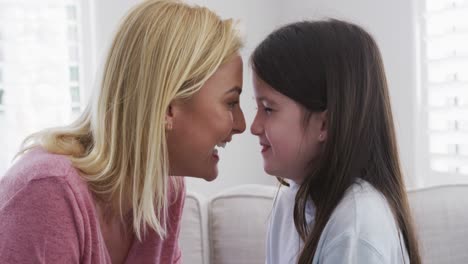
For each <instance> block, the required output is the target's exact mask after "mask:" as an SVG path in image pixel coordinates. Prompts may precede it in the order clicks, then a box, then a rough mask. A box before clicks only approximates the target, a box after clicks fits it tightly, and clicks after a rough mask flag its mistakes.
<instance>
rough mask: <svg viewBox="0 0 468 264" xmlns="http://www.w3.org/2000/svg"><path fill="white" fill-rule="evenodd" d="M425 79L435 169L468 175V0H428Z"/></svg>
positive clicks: (440, 174) (432, 167) (431, 159)
mask: <svg viewBox="0 0 468 264" xmlns="http://www.w3.org/2000/svg"><path fill="white" fill-rule="evenodd" d="M424 4H425V8H424V16H423V19H424V21H423V25H424V29H423V32H422V33H423V51H424V52H423V64H424V65H423V68H424V74H423V76H424V80H423V82H422V83H423V85H424V86H425V87H424V89H425V91H426V95H427V97H426V99H427V100H426V106H427V115H428V116H427V121H428V122H427V124H428V141H429V142H428V144H429V167H430V171H431V175H434V176H435V177H436V178H438V179H439V180H438V182H443V179H444V178H447V177H448V176H449V177H448V178H450V177H452V178H466V179H467V180H468V0H425V1H424Z"/></svg>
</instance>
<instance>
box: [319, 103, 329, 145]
mask: <svg viewBox="0 0 468 264" xmlns="http://www.w3.org/2000/svg"><path fill="white" fill-rule="evenodd" d="M317 118H318V120H319V122H320V133H319V137H318V140H319V141H320V142H325V141H326V140H327V136H328V111H327V110H325V111H323V112H321V113H319V114H318V117H317Z"/></svg>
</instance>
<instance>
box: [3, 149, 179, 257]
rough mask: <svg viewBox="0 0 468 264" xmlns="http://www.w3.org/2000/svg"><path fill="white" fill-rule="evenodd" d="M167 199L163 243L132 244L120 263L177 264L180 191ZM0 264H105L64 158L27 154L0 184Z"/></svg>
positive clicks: (81, 187) (90, 208)
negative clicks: (165, 227) (167, 215)
mask: <svg viewBox="0 0 468 264" xmlns="http://www.w3.org/2000/svg"><path fill="white" fill-rule="evenodd" d="M175 198H176V199H175ZM168 199H169V201H170V207H169V218H168V236H167V238H166V239H165V240H161V239H160V238H159V236H158V235H157V234H156V233H155V232H153V231H150V232H148V233H147V235H146V237H144V240H143V241H142V242H139V241H138V240H136V239H135V241H134V242H133V245H132V247H131V249H130V251H129V254H128V256H127V259H126V261H125V263H138V264H139V263H142V264H144V263H163V264H166V263H170V264H172V263H181V251H180V248H179V245H178V242H177V239H178V235H179V231H180V220H181V215H182V209H183V204H184V200H185V186H184V185H182V188H180V191H179V193H175V192H174V191H172V192H171V191H170V192H169V197H168ZM171 201H172V202H171ZM0 263H2V264H10V263H15V264H16V263H52V264H54V263H57V264H59V263H60V264H64V263H89V264H101V263H111V259H110V256H109V253H108V251H107V248H106V245H105V243H104V238H103V236H102V234H101V230H100V226H99V220H98V217H97V214H96V208H95V205H94V201H93V198H92V196H91V193H90V192H89V190H88V188H87V185H86V183H85V182H84V181H83V180H82V179H81V178H80V176H79V175H78V172H77V170H76V169H75V168H74V167H72V165H71V162H70V161H69V160H68V159H67V158H66V157H65V156H61V155H54V154H50V153H48V152H45V151H43V150H40V149H36V150H33V151H30V152H29V153H27V154H25V155H23V157H21V159H20V160H18V161H17V162H16V163H15V164H14V166H13V167H12V168H11V169H10V170H9V171H7V173H6V175H5V176H4V177H3V178H1V180H0Z"/></svg>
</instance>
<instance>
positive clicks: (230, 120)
mask: <svg viewBox="0 0 468 264" xmlns="http://www.w3.org/2000/svg"><path fill="white" fill-rule="evenodd" d="M241 92H242V59H241V57H240V56H235V57H233V58H232V59H231V60H229V61H228V62H226V63H225V64H224V65H222V66H221V67H219V69H218V70H217V71H216V72H215V73H214V74H213V75H212V76H211V77H210V78H209V79H208V80H207V82H206V83H205V84H204V85H203V87H202V88H201V89H200V91H198V92H197V93H196V94H194V95H193V96H192V97H190V98H189V99H188V100H185V101H178V102H173V103H172V104H171V106H170V109H169V111H168V116H167V117H166V118H167V119H168V121H169V122H170V123H171V124H172V129H169V131H168V132H167V134H168V136H167V142H168V152H169V164H170V173H171V175H178V176H191V177H197V178H203V179H205V180H208V181H211V180H214V179H215V178H216V176H217V175H218V169H217V163H218V161H219V158H220V157H219V156H218V152H217V150H216V148H217V147H218V146H222V145H225V144H226V143H228V142H230V141H231V139H232V136H233V135H234V134H239V133H242V132H244V131H245V120H244V114H243V113H242V110H241V108H240V106H239V100H240V94H241Z"/></svg>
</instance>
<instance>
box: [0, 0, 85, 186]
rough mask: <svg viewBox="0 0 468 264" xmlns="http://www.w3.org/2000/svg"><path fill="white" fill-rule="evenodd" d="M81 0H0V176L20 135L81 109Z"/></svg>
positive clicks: (67, 119)
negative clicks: (0, 147)
mask: <svg viewBox="0 0 468 264" xmlns="http://www.w3.org/2000/svg"><path fill="white" fill-rule="evenodd" d="M87 2H88V0H41V1H37V0H22V1H11V0H0V146H2V151H0V177H1V176H2V175H3V173H4V172H5V170H6V169H7V168H8V167H9V166H10V165H11V160H12V158H13V156H14V155H15V154H16V152H17V151H18V149H19V145H20V143H21V141H22V140H23V139H24V138H25V136H27V135H28V134H30V133H32V132H35V131H38V130H40V129H43V128H46V127H50V126H59V125H65V124H68V123H69V122H70V121H72V120H73V119H74V118H75V117H76V116H77V115H78V114H79V113H80V110H81V109H82V103H83V102H81V98H82V96H81V95H82V91H80V88H81V87H84V85H83V78H84V77H83V76H84V75H85V73H86V72H83V70H82V69H83V66H82V63H83V54H84V51H83V49H84V48H83V47H84V45H85V44H84V43H85V41H83V27H84V26H83V25H86V23H88V22H85V21H87V19H83V12H82V8H83V7H84V6H87V5H88V3H87ZM5 95H7V96H8V97H7V98H6V97H5Z"/></svg>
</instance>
